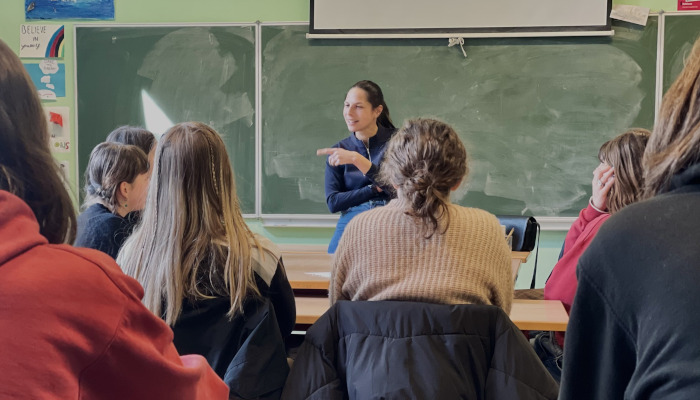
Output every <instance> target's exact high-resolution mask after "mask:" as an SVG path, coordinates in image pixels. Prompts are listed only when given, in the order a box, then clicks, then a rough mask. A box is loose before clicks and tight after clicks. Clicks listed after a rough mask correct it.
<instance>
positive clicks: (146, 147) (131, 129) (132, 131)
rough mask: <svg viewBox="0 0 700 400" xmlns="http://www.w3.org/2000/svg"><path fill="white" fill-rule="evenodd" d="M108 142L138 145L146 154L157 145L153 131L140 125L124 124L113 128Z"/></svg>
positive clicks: (108, 136)
mask: <svg viewBox="0 0 700 400" xmlns="http://www.w3.org/2000/svg"><path fill="white" fill-rule="evenodd" d="M105 141H106V142H112V143H121V144H130V145H133V146H138V147H139V148H140V149H141V150H143V152H144V153H146V155H148V153H150V152H151V150H152V149H153V148H154V147H155V145H156V137H155V136H154V135H153V133H151V131H149V130H146V129H143V128H141V127H138V126H129V125H124V126H120V127H119V128H117V129H115V130H113V131H112V132H110V133H109V135H107V140H105Z"/></svg>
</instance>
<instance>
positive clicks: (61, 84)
mask: <svg viewBox="0 0 700 400" xmlns="http://www.w3.org/2000/svg"><path fill="white" fill-rule="evenodd" d="M24 68H26V69H27V72H29V76H30V77H31V78H32V82H34V86H36V88H37V91H38V92H39V98H41V99H42V100H56V98H57V97H66V68H65V66H64V64H63V63H59V62H57V61H56V60H42V61H41V62H40V63H39V64H26V63H25V64H24Z"/></svg>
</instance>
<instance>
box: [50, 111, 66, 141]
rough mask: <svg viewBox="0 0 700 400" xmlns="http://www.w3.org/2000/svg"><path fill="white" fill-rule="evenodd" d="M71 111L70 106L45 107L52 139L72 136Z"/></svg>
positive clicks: (64, 138)
mask: <svg viewBox="0 0 700 400" xmlns="http://www.w3.org/2000/svg"><path fill="white" fill-rule="evenodd" d="M69 113H70V109H69V108H68V107H44V115H45V116H46V121H47V122H48V123H49V133H50V134H51V140H68V139H69V138H70V124H69V121H70V115H69Z"/></svg>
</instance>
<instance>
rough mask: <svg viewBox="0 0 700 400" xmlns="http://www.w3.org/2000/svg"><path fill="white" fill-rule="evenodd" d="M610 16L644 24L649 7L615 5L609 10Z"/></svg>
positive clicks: (647, 16)
mask: <svg viewBox="0 0 700 400" xmlns="http://www.w3.org/2000/svg"><path fill="white" fill-rule="evenodd" d="M610 18H614V19H619V20H620V21H627V22H631V23H633V24H637V25H642V26H645V25H646V24H647V19H648V18H649V9H648V8H647V7H639V6H628V5H615V6H613V9H612V11H610Z"/></svg>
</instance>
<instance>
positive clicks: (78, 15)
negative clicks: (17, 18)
mask: <svg viewBox="0 0 700 400" xmlns="http://www.w3.org/2000/svg"><path fill="white" fill-rule="evenodd" d="M24 16H25V18H26V19H114V0H24Z"/></svg>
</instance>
